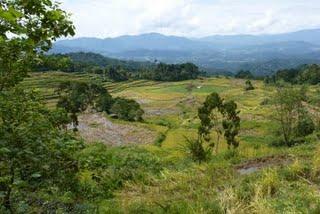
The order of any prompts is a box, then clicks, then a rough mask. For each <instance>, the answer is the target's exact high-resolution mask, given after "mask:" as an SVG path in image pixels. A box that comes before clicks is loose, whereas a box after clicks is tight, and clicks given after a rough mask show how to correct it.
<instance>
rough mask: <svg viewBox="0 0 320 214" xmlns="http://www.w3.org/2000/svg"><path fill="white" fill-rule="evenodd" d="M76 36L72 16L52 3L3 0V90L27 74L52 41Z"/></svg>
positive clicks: (0, 33) (0, 11) (0, 41)
mask: <svg viewBox="0 0 320 214" xmlns="http://www.w3.org/2000/svg"><path fill="white" fill-rule="evenodd" d="M68 35H74V26H73V25H72V22H71V21H70V19H69V14H67V13H66V12H65V11H63V10H61V9H60V8H59V4H58V3H56V2H54V1H51V0H2V1H0V47H1V52H0V91H3V90H4V89H7V88H11V87H13V86H15V85H16V84H17V83H18V82H20V81H21V80H22V79H23V78H24V77H25V76H26V74H27V72H28V68H29V66H30V62H31V61H32V60H33V59H36V58H37V56H38V54H41V53H42V52H43V51H47V50H48V49H49V48H50V47H51V45H52V41H54V40H56V39H57V38H58V37H61V36H68Z"/></svg>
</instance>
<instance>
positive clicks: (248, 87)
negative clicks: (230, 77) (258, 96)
mask: <svg viewBox="0 0 320 214" xmlns="http://www.w3.org/2000/svg"><path fill="white" fill-rule="evenodd" d="M244 89H245V90H246V91H251V90H254V87H253V85H252V83H251V81H250V80H247V81H246V86H245V88H244Z"/></svg>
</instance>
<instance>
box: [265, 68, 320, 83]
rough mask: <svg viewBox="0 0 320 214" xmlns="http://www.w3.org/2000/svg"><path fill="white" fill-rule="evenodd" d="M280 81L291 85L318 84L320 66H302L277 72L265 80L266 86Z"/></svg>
mask: <svg viewBox="0 0 320 214" xmlns="http://www.w3.org/2000/svg"><path fill="white" fill-rule="evenodd" d="M281 81H282V82H287V83H291V84H311V85H316V84H319V83H320V66H319V65H317V64H313V65H303V66H300V67H298V68H296V69H284V70H279V71H277V72H276V73H275V74H274V75H272V76H268V77H266V78H265V83H267V84H275V83H278V82H281Z"/></svg>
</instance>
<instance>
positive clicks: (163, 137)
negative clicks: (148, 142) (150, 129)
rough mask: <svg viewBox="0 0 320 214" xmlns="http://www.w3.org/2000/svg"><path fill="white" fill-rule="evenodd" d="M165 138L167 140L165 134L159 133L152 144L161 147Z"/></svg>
mask: <svg viewBox="0 0 320 214" xmlns="http://www.w3.org/2000/svg"><path fill="white" fill-rule="evenodd" d="M166 138H167V136H166V134H164V133H160V134H159V136H158V137H157V139H156V140H155V142H154V144H155V145H156V146H159V147H160V146H161V145H162V143H163V141H165V140H166Z"/></svg>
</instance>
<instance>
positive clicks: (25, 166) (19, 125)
mask: <svg viewBox="0 0 320 214" xmlns="http://www.w3.org/2000/svg"><path fill="white" fill-rule="evenodd" d="M48 113H49V114H50V115H56V113H54V112H51V111H49V110H48V109H46V108H45V107H44V105H42V104H41V103H40V102H39V101H38V98H37V96H36V95H35V94H34V93H26V92H24V91H23V90H21V89H13V90H11V91H10V92H3V93H1V94H0V139H1V141H0V153H1V155H0V172H1V173H0V202H1V204H2V205H3V206H4V207H5V208H6V209H7V210H9V211H11V212H13V213H14V212H15V210H16V209H17V206H16V205H17V204H16V202H18V201H20V200H23V201H24V200H25V194H29V193H30V192H33V193H34V194H32V195H30V196H29V201H26V203H27V205H26V206H30V205H31V204H30V203H32V201H34V200H42V199H41V195H40V194H38V193H40V192H41V191H42V189H44V190H49V189H51V190H54V189H56V190H57V191H60V192H61V194H63V193H65V192H68V191H73V192H75V190H76V184H77V182H76V177H75V175H76V173H77V170H78V168H77V161H76V160H75V159H74V158H73V156H72V154H73V153H74V152H76V151H78V150H79V149H81V148H82V144H80V143H79V142H77V141H74V140H73V139H72V138H70V137H68V136H67V135H66V134H64V133H63V132H61V131H60V130H59V129H56V128H55V127H57V126H59V125H60V122H57V121H58V120H56V119H53V118H57V117H56V116H50V117H48V116H47V115H48ZM48 186H50V188H48ZM52 194H53V193H52Z"/></svg>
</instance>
